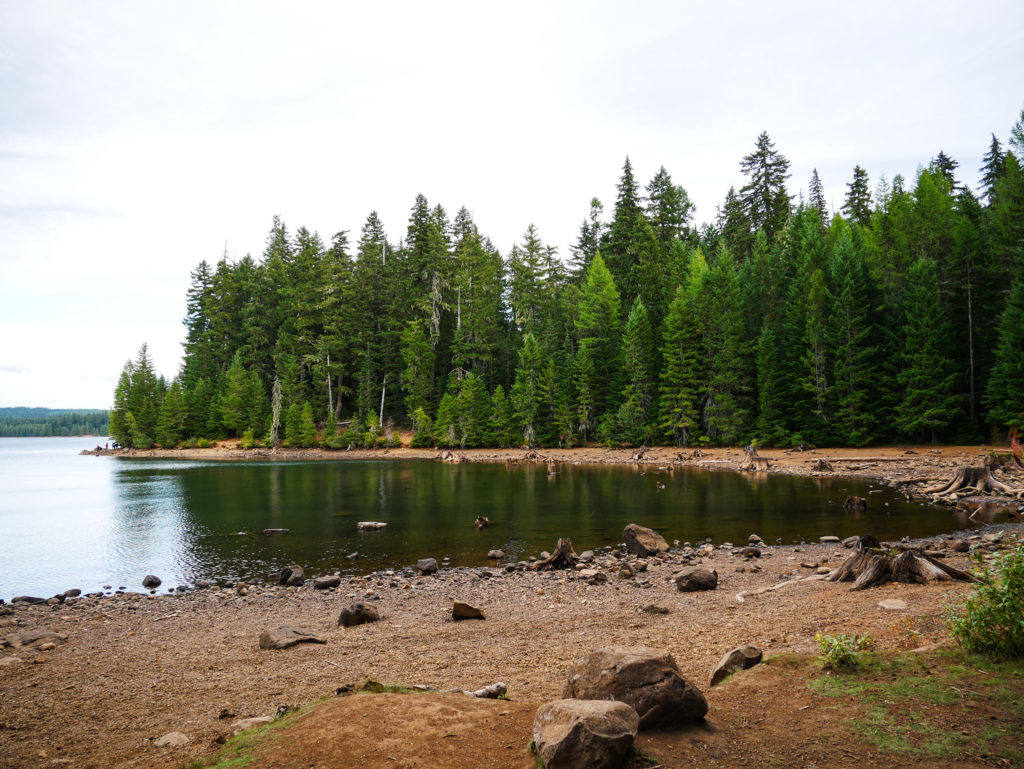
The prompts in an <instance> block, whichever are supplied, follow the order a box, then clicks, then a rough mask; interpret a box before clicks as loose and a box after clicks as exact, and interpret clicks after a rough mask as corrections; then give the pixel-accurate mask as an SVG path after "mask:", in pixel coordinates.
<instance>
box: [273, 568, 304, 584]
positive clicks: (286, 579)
mask: <svg viewBox="0 0 1024 769" xmlns="http://www.w3.org/2000/svg"><path fill="white" fill-rule="evenodd" d="M305 581H306V572H304V571H303V570H302V567H301V566H299V565H298V564H297V563H293V564H292V565H291V566H286V567H285V568H283V569H281V576H280V578H279V579H278V583H279V584H281V585H292V586H294V587H299V586H300V585H302V583H303V582H305Z"/></svg>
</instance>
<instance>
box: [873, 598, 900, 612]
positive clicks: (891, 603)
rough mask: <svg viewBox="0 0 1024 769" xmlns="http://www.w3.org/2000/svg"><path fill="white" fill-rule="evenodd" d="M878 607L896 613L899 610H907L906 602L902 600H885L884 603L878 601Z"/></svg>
mask: <svg viewBox="0 0 1024 769" xmlns="http://www.w3.org/2000/svg"><path fill="white" fill-rule="evenodd" d="M878 605H879V606H881V607H882V608H883V609H889V610H890V611H898V610H900V609H906V608H907V602H906V601H904V600H903V599H902V598H886V599H885V600H884V601H879V602H878Z"/></svg>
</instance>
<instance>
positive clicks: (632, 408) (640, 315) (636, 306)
mask: <svg viewBox="0 0 1024 769" xmlns="http://www.w3.org/2000/svg"><path fill="white" fill-rule="evenodd" d="M654 353H655V350H654V334H653V332H652V331H651V323H650V320H649V319H648V317H647V308H646V307H645V306H644V303H643V300H642V299H640V297H637V298H636V300H635V301H634V302H633V307H632V309H631V310H630V311H629V318H628V319H627V320H626V328H625V331H624V333H623V340H622V357H623V363H624V373H625V377H626V388H625V390H624V391H623V393H622V397H623V405H622V406H621V407H620V410H619V424H620V427H621V429H622V431H623V433H624V435H623V438H624V439H625V440H627V441H630V442H632V443H637V442H639V441H643V440H644V439H645V438H646V437H647V433H646V426H647V422H648V419H649V418H650V417H651V406H652V405H653V403H654V381H655V373H654V363H655V361H654Z"/></svg>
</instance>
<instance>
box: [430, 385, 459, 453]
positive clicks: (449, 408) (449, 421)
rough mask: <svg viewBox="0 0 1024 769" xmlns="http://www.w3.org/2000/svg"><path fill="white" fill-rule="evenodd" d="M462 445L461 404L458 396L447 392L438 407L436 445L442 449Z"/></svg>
mask: <svg viewBox="0 0 1024 769" xmlns="http://www.w3.org/2000/svg"><path fill="white" fill-rule="evenodd" d="M459 443H460V436H459V403H458V399H457V398H456V396H454V395H452V393H451V392H446V393H445V394H444V396H442V398H441V403H440V405H439V406H438V407H437V417H436V418H435V419H434V445H435V446H441V447H442V448H448V449H451V448H455V447H456V446H458V445H459Z"/></svg>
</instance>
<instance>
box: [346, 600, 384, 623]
mask: <svg viewBox="0 0 1024 769" xmlns="http://www.w3.org/2000/svg"><path fill="white" fill-rule="evenodd" d="M379 619H380V615H379V614H378V613H377V610H376V609H374V608H373V607H372V606H367V605H366V604H365V603H354V604H352V605H351V606H349V607H347V608H345V609H342V610H341V614H339V615H338V624H339V625H343V626H344V627H354V626H355V625H362V624H363V623H364V622H376V621H377V620H379Z"/></svg>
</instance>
